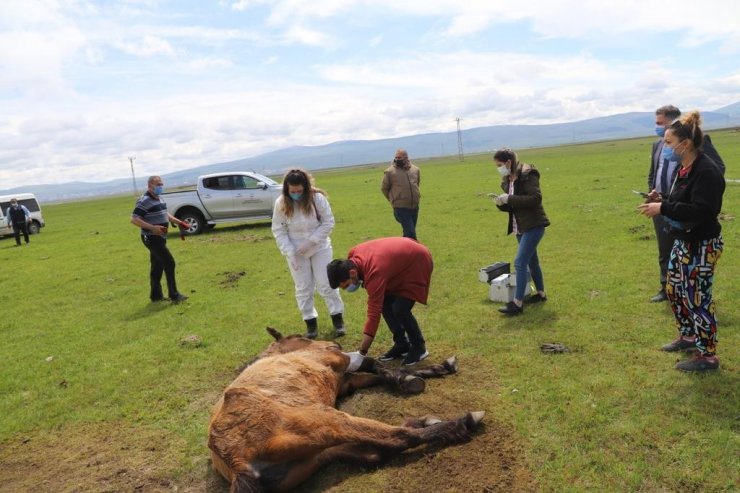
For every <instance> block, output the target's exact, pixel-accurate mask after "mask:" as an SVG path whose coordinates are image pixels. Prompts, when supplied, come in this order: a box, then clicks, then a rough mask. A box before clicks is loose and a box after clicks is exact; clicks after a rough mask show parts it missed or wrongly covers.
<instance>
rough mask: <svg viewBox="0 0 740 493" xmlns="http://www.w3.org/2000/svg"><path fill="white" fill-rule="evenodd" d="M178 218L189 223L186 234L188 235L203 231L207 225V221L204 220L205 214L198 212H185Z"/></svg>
mask: <svg viewBox="0 0 740 493" xmlns="http://www.w3.org/2000/svg"><path fill="white" fill-rule="evenodd" d="M178 219H180V220H181V221H183V222H185V223H187V225H188V229H186V230H185V234H187V235H197V234H200V233H202V232H203V229H204V228H205V225H206V224H205V223H206V222H205V221H204V220H203V216H201V215H200V214H198V213H197V212H185V213H183V214H180V215H179V216H178Z"/></svg>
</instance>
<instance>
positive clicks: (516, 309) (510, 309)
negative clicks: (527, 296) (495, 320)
mask: <svg viewBox="0 0 740 493" xmlns="http://www.w3.org/2000/svg"><path fill="white" fill-rule="evenodd" d="M498 311H500V312H501V313H503V314H505V315H519V314H520V313H522V312H523V311H524V307H521V306H517V304H516V303H514V302H513V301H510V302H508V303H507V304H505V305H504V306H502V307H501V308H499V309H498Z"/></svg>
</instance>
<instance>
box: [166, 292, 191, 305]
mask: <svg viewBox="0 0 740 493" xmlns="http://www.w3.org/2000/svg"><path fill="white" fill-rule="evenodd" d="M170 299H171V300H172V302H173V303H180V302H183V301H185V300H187V299H188V297H187V296H185V295H184V294H180V293H177V294H176V295H175V296H172V297H171V298H170Z"/></svg>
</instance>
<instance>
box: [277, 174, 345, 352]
mask: <svg viewBox="0 0 740 493" xmlns="http://www.w3.org/2000/svg"><path fill="white" fill-rule="evenodd" d="M333 229H334V215H333V214H332V212H331V207H330V206H329V200H328V199H327V198H326V194H325V193H324V191H323V190H321V189H318V188H315V187H314V186H313V177H312V176H311V175H310V174H309V173H308V172H307V171H304V170H301V169H292V170H290V171H288V173H286V175H285V178H284V179H283V193H282V195H280V197H278V199H277V200H276V201H275V210H274V211H273V214H272V234H273V236H275V240H276V241H277V245H278V248H279V249H280V253H282V254H283V255H284V256H285V257H286V258H287V260H288V268H289V269H290V273H291V275H292V276H293V282H294V283H295V298H296V302H297V303H298V309H299V310H300V311H301V315H302V316H303V320H304V321H305V322H306V337H308V338H309V339H315V338H316V336H317V335H318V322H317V317H318V312H317V311H316V308H315V307H314V290H317V291H318V292H319V294H320V295H321V296H322V298H324V301H325V302H326V306H327V308H328V309H329V314H330V315H331V320H332V325H333V326H334V336H335V337H340V336H343V335H344V334H345V327H344V320H343V318H342V313H343V312H344V303H343V302H342V298H341V297H340V296H339V290H338V289H332V288H331V287H330V286H329V279H328V278H327V275H326V266H327V265H328V264H329V262H331V260H332V253H333V252H332V248H331V240H330V239H329V234H330V233H331V232H332V230H333Z"/></svg>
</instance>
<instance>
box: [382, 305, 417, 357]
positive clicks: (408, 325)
mask: <svg viewBox="0 0 740 493" xmlns="http://www.w3.org/2000/svg"><path fill="white" fill-rule="evenodd" d="M415 304H416V302H415V301H414V300H410V299H408V298H404V297H403V296H393V295H390V294H387V295H385V298H384V299H383V318H384V319H385V323H386V324H388V328H389V329H391V333H392V334H393V342H403V341H408V342H410V343H411V346H414V347H422V348H423V347H425V346H424V336H423V335H421V329H420V328H419V323H418V322H417V321H416V318H415V317H414V315H413V313H411V309H412V308H414V305H415Z"/></svg>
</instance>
